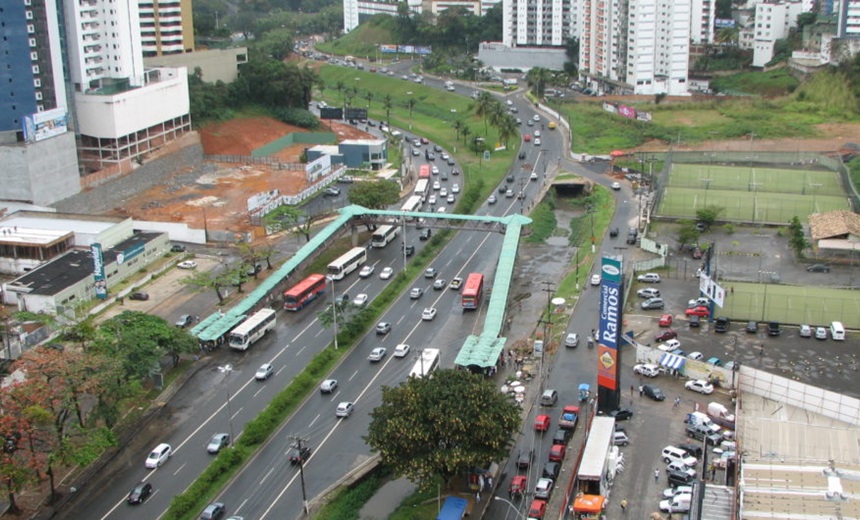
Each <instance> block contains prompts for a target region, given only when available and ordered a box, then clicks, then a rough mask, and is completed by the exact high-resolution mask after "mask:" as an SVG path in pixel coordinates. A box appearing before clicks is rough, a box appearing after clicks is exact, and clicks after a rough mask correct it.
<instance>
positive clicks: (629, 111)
mask: <svg viewBox="0 0 860 520" xmlns="http://www.w3.org/2000/svg"><path fill="white" fill-rule="evenodd" d="M618 114H619V115H621V116H624V117H626V118H629V119H636V109H635V108H633V107H628V106H627V105H618Z"/></svg>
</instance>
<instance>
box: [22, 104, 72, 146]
mask: <svg viewBox="0 0 860 520" xmlns="http://www.w3.org/2000/svg"><path fill="white" fill-rule="evenodd" d="M22 126H23V130H24V140H26V141H29V142H34V141H43V140H45V139H48V138H50V137H54V136H56V135H60V134H63V133H65V132H66V131H68V129H69V113H68V111H66V109H65V108H62V107H60V108H54V109H52V110H45V111H44V112H36V113H35V114H30V115H28V116H24V120H23V122H22Z"/></svg>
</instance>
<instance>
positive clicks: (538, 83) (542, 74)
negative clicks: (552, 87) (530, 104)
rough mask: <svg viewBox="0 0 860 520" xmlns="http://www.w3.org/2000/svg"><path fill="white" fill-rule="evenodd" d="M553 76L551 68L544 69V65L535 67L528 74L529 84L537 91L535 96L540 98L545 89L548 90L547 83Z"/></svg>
mask: <svg viewBox="0 0 860 520" xmlns="http://www.w3.org/2000/svg"><path fill="white" fill-rule="evenodd" d="M551 76H552V73H551V72H550V71H549V69H544V68H542V67H535V68H533V69H531V70H530V71H529V72H528V74H526V81H528V85H529V87H530V88H531V89H532V91H533V92H534V93H535V96H537V97H539V98H542V97H543V94H544V91H545V90H546V84H547V83H548V82H549V79H550V77H551Z"/></svg>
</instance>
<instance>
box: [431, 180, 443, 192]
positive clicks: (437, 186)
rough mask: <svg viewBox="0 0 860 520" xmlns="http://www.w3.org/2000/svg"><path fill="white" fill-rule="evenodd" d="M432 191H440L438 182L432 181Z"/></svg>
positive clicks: (440, 187) (440, 185)
mask: <svg viewBox="0 0 860 520" xmlns="http://www.w3.org/2000/svg"><path fill="white" fill-rule="evenodd" d="M433 189H434V190H441V189H442V184H441V183H440V182H439V181H433Z"/></svg>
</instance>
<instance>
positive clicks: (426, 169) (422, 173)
mask: <svg viewBox="0 0 860 520" xmlns="http://www.w3.org/2000/svg"><path fill="white" fill-rule="evenodd" d="M418 178H419V179H429V178H430V165H429V164H422V165H421V167H420V168H418Z"/></svg>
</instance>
